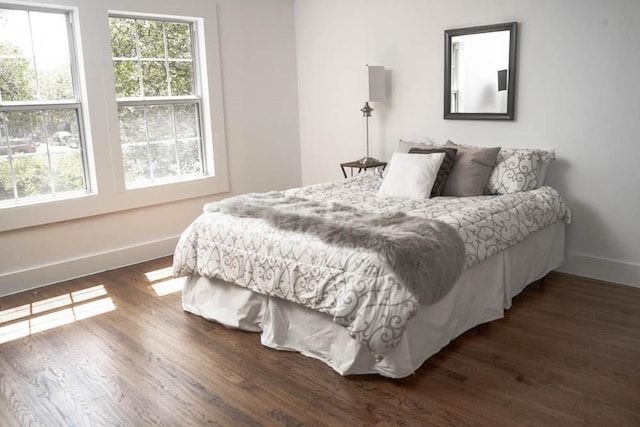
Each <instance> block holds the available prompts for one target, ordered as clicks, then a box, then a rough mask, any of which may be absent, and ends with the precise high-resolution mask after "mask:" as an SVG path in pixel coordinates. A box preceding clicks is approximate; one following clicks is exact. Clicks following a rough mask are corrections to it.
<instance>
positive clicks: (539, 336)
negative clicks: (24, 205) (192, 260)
mask: <svg viewBox="0 0 640 427" xmlns="http://www.w3.org/2000/svg"><path fill="white" fill-rule="evenodd" d="M170 265H171V259H170V258H163V259H160V260H156V261H151V262H146V263H143V264H139V265H135V266H132V267H127V268H122V269H118V270H114V271H109V272H105V273H101V274H96V275H93V276H89V277H85V278H82V279H77V280H72V281H69V282H64V283H60V284H57V285H53V286H49V287H46V288H42V289H39V290H38V291H37V292H26V293H22V294H18V295H12V296H7V297H4V298H0V426H38V425H39V426H58V425H60V426H102V425H105V426H107V425H108V426H111V425H121V426H141V425H159V426H186V425H212V426H216V425H222V426H235V425H331V426H338V425H339V426H347V425H349V426H352V425H353V426H357V425H454V426H461V425H463V426H464V425H492V426H493V425H536V426H551V425H559V426H566V425H594V426H601V425H602V426H640V289H638V288H631V287H625V286H620V285H613V284H608V283H604V282H600V281H596V280H589V279H584V278H579V277H574V276H569V275H563V274H558V273H552V274H550V275H549V276H548V277H547V279H546V280H545V282H544V284H542V285H541V284H536V285H533V286H530V287H529V288H527V289H526V290H525V291H524V292H523V293H522V294H521V295H520V296H519V297H517V298H516V299H515V301H514V306H513V308H512V309H510V310H509V311H508V312H507V313H506V317H505V318H504V319H501V320H498V321H495V322H491V323H489V324H485V325H481V326H479V327H477V328H474V329H473V330H471V331H469V332H467V333H466V334H464V335H462V336H461V337H459V338H458V339H456V340H455V341H453V342H452V343H451V344H450V345H449V346H447V347H446V348H445V349H443V350H442V351H441V352H440V353H438V354H437V355H435V356H434V357H432V358H431V359H429V360H428V361H427V362H426V363H425V364H424V365H423V367H422V368H420V369H419V370H418V371H417V372H416V373H415V374H414V375H412V376H410V377H408V378H405V379H402V380H390V379H385V378H382V377H379V376H373V375H371V376H357V377H341V376H339V375H338V374H336V373H335V372H334V371H333V370H331V369H330V368H329V367H327V366H325V365H324V364H323V363H321V362H319V361H316V360H313V359H309V358H306V357H304V356H301V355H299V354H297V353H288V352H280V351H275V350H272V349H269V348H266V347H263V346H262V345H261V344H260V337H259V335H258V334H255V333H247V332H242V331H238V330H228V329H225V328H224V327H222V326H219V325H217V324H215V323H211V322H208V321H206V320H204V319H202V318H199V317H196V316H193V315H190V314H187V313H185V312H183V311H182V308H181V304H180V293H179V292H174V293H167V294H165V295H163V296H160V295H158V293H160V294H164V293H165V292H168V291H170V290H171V285H172V282H171V281H168V282H167V281H166V280H167V274H170V273H168V272H167V270H166V268H167V267H169V266H170ZM163 269H165V270H163ZM151 272H155V273H154V274H151ZM163 273H164V274H163Z"/></svg>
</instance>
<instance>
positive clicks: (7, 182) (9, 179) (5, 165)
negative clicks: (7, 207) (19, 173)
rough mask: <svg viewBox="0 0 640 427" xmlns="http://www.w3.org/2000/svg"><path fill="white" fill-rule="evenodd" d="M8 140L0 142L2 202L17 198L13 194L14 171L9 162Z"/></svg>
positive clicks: (0, 194)
mask: <svg viewBox="0 0 640 427" xmlns="http://www.w3.org/2000/svg"><path fill="white" fill-rule="evenodd" d="M7 150H8V148H7V145H6V140H5V141H2V140H0V201H4V200H12V199H14V198H15V195H14V192H13V185H14V180H13V169H12V165H11V163H10V162H9V156H7V155H6V153H7Z"/></svg>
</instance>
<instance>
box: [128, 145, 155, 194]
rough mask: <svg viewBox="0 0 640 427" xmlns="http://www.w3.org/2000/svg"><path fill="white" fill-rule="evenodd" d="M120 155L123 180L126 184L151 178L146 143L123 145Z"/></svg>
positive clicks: (146, 180)
mask: <svg viewBox="0 0 640 427" xmlns="http://www.w3.org/2000/svg"><path fill="white" fill-rule="evenodd" d="M122 156H123V161H124V173H125V181H126V182H127V184H136V183H139V182H148V181H149V180H151V169H150V167H149V146H148V145H147V144H146V143H138V144H127V145H123V146H122Z"/></svg>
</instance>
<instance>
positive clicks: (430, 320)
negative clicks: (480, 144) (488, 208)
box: [182, 222, 565, 378]
mask: <svg viewBox="0 0 640 427" xmlns="http://www.w3.org/2000/svg"><path fill="white" fill-rule="evenodd" d="M564 234H565V233H564V222H558V223H555V224H552V225H550V226H548V227H546V228H544V229H542V230H540V231H538V232H536V233H534V234H533V235H531V236H530V237H529V238H528V239H527V240H525V241H523V242H521V243H519V244H518V245H516V246H513V247H511V248H509V249H507V250H506V251H504V252H502V253H500V254H498V255H496V256H494V257H492V258H489V259H486V260H484V261H482V262H481V263H479V264H477V265H475V266H473V267H471V268H469V269H467V270H465V271H464V272H463V274H462V275H461V276H460V278H459V279H458V281H457V282H456V284H455V285H454V287H453V288H452V290H451V291H450V292H449V294H447V296H446V297H445V298H444V299H442V300H440V301H439V302H438V303H436V304H433V305H430V306H423V307H420V309H419V310H418V312H417V313H416V315H415V316H414V318H413V319H411V321H410V322H409V324H408V326H407V329H406V331H405V333H404V334H403V336H402V337H401V339H400V342H399V343H398V345H397V346H396V347H394V349H393V350H392V351H391V352H390V353H389V354H387V355H386V356H385V357H384V358H383V359H382V360H380V361H376V360H375V358H374V357H373V355H371V354H370V353H369V351H368V350H367V349H366V347H364V346H362V345H360V344H359V343H358V342H357V341H355V340H353V339H352V338H351V337H350V336H349V335H348V334H347V332H346V330H345V329H344V328H343V327H341V326H339V325H338V324H336V323H334V322H333V321H332V320H331V317H330V316H328V315H326V314H323V313H320V312H316V311H313V310H310V309H308V308H306V307H303V306H301V305H298V304H294V303H291V302H289V301H285V300H282V299H280V298H275V297H267V296H264V295H260V294H256V293H254V292H252V291H250V290H248V289H245V288H242V287H239V286H236V285H233V284H230V283H227V282H224V281H222V280H218V279H209V278H205V277H199V276H191V277H189V278H188V280H187V282H186V283H185V286H184V290H183V295H182V306H183V308H184V310H186V311H188V312H190V313H193V314H197V315H199V316H202V317H204V318H206V319H209V320H213V321H216V322H219V323H221V324H223V325H225V326H227V327H230V328H239V329H244V330H247V331H255V332H262V335H261V342H262V344H263V345H265V346H268V347H272V348H275V349H278V350H291V351H298V352H300V353H302V354H304V355H305V356H308V357H313V358H315V359H319V360H321V361H323V362H325V363H326V364H327V365H329V366H331V367H332V368H333V369H334V370H335V371H337V372H338V373H340V374H341V375H350V374H371V373H376V374H380V375H383V376H386V377H391V378H402V377H406V376H408V375H410V374H412V373H413V372H415V370H416V369H418V368H419V367H420V366H421V365H422V364H423V363H424V361H425V360H427V358H429V357H430V356H432V355H433V354H435V353H437V352H438V351H439V350H440V349H441V348H443V347H444V346H445V345H447V344H448V343H449V342H450V341H451V340H453V339H454V338H455V337H457V336H459V335H460V334H462V333H463V332H465V331H467V330H469V329H471V328H473V327H474V326H476V325H479V324H481V323H485V322H489V321H491V320H495V319H499V318H501V317H503V315H504V310H505V309H507V308H509V307H511V301H512V299H513V297H515V296H516V295H517V294H519V293H520V292H521V291H522V290H523V289H524V288H525V287H526V286H527V285H528V284H529V283H531V282H534V281H536V280H538V279H540V278H542V277H544V276H545V275H546V274H547V273H548V272H550V271H551V270H553V269H555V268H557V267H559V266H560V265H562V264H563V262H564Z"/></svg>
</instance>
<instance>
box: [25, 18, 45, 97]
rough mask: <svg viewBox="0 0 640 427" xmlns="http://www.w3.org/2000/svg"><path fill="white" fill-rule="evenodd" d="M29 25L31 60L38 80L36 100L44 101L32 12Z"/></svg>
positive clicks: (28, 21) (28, 20)
mask: <svg viewBox="0 0 640 427" xmlns="http://www.w3.org/2000/svg"><path fill="white" fill-rule="evenodd" d="M27 25H28V27H29V41H30V44H31V60H32V61H33V73H34V74H35V78H36V99H38V100H42V95H41V93H40V79H39V77H38V64H37V63H36V46H35V43H34V42H33V27H32V26H31V12H27Z"/></svg>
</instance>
